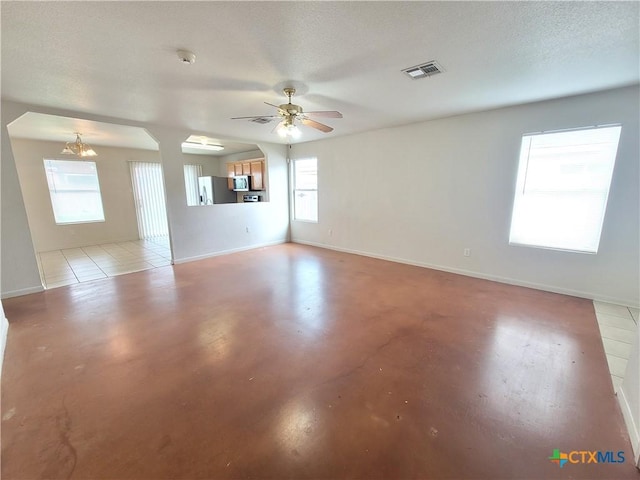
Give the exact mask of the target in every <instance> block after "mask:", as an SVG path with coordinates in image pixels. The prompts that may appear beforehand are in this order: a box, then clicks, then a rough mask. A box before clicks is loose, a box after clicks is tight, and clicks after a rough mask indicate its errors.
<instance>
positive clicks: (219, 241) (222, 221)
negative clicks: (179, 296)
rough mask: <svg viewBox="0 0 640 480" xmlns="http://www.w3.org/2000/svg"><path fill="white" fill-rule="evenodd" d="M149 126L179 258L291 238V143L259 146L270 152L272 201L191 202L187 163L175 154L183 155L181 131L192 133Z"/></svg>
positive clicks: (235, 249)
mask: <svg viewBox="0 0 640 480" xmlns="http://www.w3.org/2000/svg"><path fill="white" fill-rule="evenodd" d="M149 131H150V133H151V134H152V135H153V136H154V138H156V140H158V142H159V144H160V153H161V156H162V164H163V169H164V175H165V189H166V193H167V213H168V216H169V229H170V234H171V240H172V247H173V255H174V257H173V258H174V262H175V263H181V262H187V261H191V260H197V259H200V258H206V257H209V256H213V255H219V254H222V253H230V252H234V251H239V250H246V249H249V248H256V247H259V246H263V245H271V244H276V243H282V242H286V241H287V240H288V236H289V207H288V176H287V163H286V146H284V145H277V144H269V143H264V144H260V145H258V147H259V148H260V150H262V152H263V153H264V155H265V159H266V165H267V166H266V168H267V169H268V175H269V179H270V184H269V188H270V191H271V193H270V201H269V202H259V203H230V204H219V205H208V206H205V207H188V206H187V205H186V201H185V190H184V177H183V168H182V165H183V164H184V163H187V162H183V161H175V159H180V158H181V151H180V142H181V141H182V140H181V139H180V135H185V134H186V136H188V135H190V134H191V133H192V132H176V131H170V130H167V129H164V128H161V127H154V126H150V127H149ZM185 138H186V137H185ZM243 143H246V141H245V142H243ZM247 230H248V231H247Z"/></svg>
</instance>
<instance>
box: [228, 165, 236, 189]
mask: <svg viewBox="0 0 640 480" xmlns="http://www.w3.org/2000/svg"><path fill="white" fill-rule="evenodd" d="M235 175H236V167H235V165H234V164H233V163H227V177H235ZM227 186H228V187H229V190H233V181H232V180H231V178H229V179H228V180H227Z"/></svg>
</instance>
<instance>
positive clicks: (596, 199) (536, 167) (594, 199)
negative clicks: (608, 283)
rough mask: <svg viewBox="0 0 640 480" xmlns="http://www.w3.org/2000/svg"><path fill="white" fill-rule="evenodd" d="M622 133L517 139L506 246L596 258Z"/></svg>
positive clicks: (583, 132) (572, 133)
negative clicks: (511, 208) (567, 252)
mask: <svg viewBox="0 0 640 480" xmlns="http://www.w3.org/2000/svg"><path fill="white" fill-rule="evenodd" d="M621 129H622V127H621V126H620V125H616V126H608V127H600V128H589V129H583V130H574V131H567V132H557V133H546V134H537V135H524V136H523V137H522V147H521V151H520V164H519V167H518V178H517V182H516V193H515V198H514V205H513V214H512V218H511V232H510V235H509V243H510V244H516V245H528V246H534V247H541V248H552V249H559V250H571V251H575V252H585V253H597V251H598V246H599V244H600V236H601V231H602V224H603V221H604V215H605V210H606V206H607V198H608V196H609V186H610V184H611V177H612V175H613V167H614V163H615V158H616V153H617V150H618V140H619V138H620V131H621Z"/></svg>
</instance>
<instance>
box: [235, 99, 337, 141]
mask: <svg viewBox="0 0 640 480" xmlns="http://www.w3.org/2000/svg"><path fill="white" fill-rule="evenodd" d="M283 91H284V94H285V95H286V96H287V97H289V103H283V104H282V105H274V104H273V103H269V102H264V103H266V104H267V105H269V106H271V107H275V108H277V109H278V114H277V115H254V116H250V117H234V118H232V119H231V120H245V119H248V120H250V121H252V122H256V123H269V122H272V121H273V120H280V123H278V125H277V126H276V128H275V129H274V130H275V131H277V132H278V134H279V135H280V136H282V137H293V138H297V137H299V136H300V130H299V129H298V126H297V124H296V123H301V124H302V125H305V126H307V127H311V128H315V129H316V130H320V131H321V132H324V133H329V132H331V131H332V130H333V128H332V127H330V126H329V125H325V124H324V123H320V122H316V121H315V120H313V119H311V118H309V117H327V118H342V114H341V113H340V112H336V111H335V110H324V111H315V112H305V111H303V110H302V107H301V106H300V105H296V104H294V103H291V97H292V96H293V95H294V94H295V93H296V89H295V88H292V87H287V88H285V89H284V90H283Z"/></svg>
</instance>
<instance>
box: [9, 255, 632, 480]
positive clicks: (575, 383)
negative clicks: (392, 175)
mask: <svg viewBox="0 0 640 480" xmlns="http://www.w3.org/2000/svg"><path fill="white" fill-rule="evenodd" d="M4 307H5V313H6V315H7V318H8V319H9V321H10V328H9V338H8V345H7V350H6V357H5V362H4V368H3V374H2V424H1V425H2V478H3V479H35V478H76V479H87V478H92V479H97V478H111V479H168V478H171V479H174V478H175V479H177V478H181V479H196V478H215V479H219V478H277V479H284V478H293V479H301V478H305V479H306V478H336V479H338V478H339V479H341V478H362V479H369V478H388V479H399V478H422V479H425V478H433V479H498V478H509V479H551V478H553V479H560V478H567V479H568V478H580V479H589V478H593V479H599V478H616V479H638V478H640V475H639V474H638V471H637V470H636V469H635V468H634V466H633V465H632V462H630V460H631V457H632V453H631V446H630V443H629V439H628V437H627V434H626V431H625V427H624V424H623V420H622V416H621V413H620V410H619V407H618V405H617V401H616V398H615V396H614V392H613V387H612V384H611V380H610V377H609V372H608V368H607V361H606V358H605V354H604V350H603V346H602V341H601V339H600V335H599V330H598V325H597V323H596V317H595V313H594V309H593V305H592V303H591V302H590V301H588V300H584V299H578V298H573V297H568V296H563V295H556V294H551V293H546V292H540V291H535V290H530V289H526V288H520V287H514V286H508V285H502V284H497V283H492V282H488V281H484V280H478V279H472V278H468V277H462V276H457V275H453V274H448V273H443V272H437V271H433V270H428V269H423V268H418V267H412V266H407V265H401V264H395V263H391V262H385V261H381V260H376V259H371V258H366V257H360V256H355V255H348V254H343V253H338V252H332V251H328V250H322V249H317V248H313V247H307V246H302V245H294V244H287V245H279V246H275V247H269V248H265V249H258V250H252V251H248V252H243V253H238V254H233V255H227V256H221V257H216V258H211V259H207V260H203V261H198V262H193V263H188V264H183V265H177V266H174V267H161V268H156V269H154V270H148V271H142V272H137V273H133V274H130V275H123V276H119V277H115V278H106V279H102V280H98V281H95V282H88V283H79V284H76V285H71V286H68V287H61V288H56V289H53V290H48V291H45V292H42V293H38V294H34V295H28V296H23V297H17V298H12V299H8V300H6V301H4ZM554 449H559V450H560V452H561V453H563V452H564V453H570V452H571V451H602V452H614V455H613V456H612V457H603V458H613V459H618V458H619V457H618V456H617V455H618V452H622V455H623V457H624V458H625V462H622V463H587V461H588V460H589V457H588V456H585V463H581V462H579V463H567V464H565V465H564V466H563V467H562V468H560V467H559V465H558V464H557V463H553V462H552V461H551V460H550V459H549V457H550V456H552V454H553V451H554ZM572 459H574V460H580V456H579V455H578V456H575V455H574V456H573V457H572Z"/></svg>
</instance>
